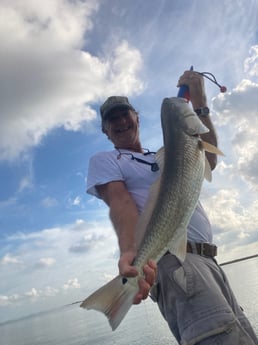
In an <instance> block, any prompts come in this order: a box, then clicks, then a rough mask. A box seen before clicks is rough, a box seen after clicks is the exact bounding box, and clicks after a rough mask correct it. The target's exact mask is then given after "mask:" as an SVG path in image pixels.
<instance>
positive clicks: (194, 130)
mask: <svg viewBox="0 0 258 345" xmlns="http://www.w3.org/2000/svg"><path fill="white" fill-rule="evenodd" d="M161 121H162V127H163V128H164V127H165V126H167V124H168V123H171V126H173V127H174V130H176V129H178V130H182V131H184V132H185V133H186V134H188V135H190V136H198V135H200V134H204V133H208V132H209V129H208V128H207V127H206V126H205V125H204V124H203V123H202V121H201V120H200V119H199V117H198V116H197V114H196V113H195V112H194V111H193V109H191V108H190V106H189V104H188V103H187V101H186V100H185V99H183V98H180V97H171V98H165V99H164V100H163V104H162V111H161Z"/></svg>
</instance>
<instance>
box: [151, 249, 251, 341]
mask: <svg viewBox="0 0 258 345" xmlns="http://www.w3.org/2000/svg"><path fill="white" fill-rule="evenodd" d="M155 298H156V301H157V303H158V305H159V308H160V311H161V313H162V315H163V316H164V318H165V319H166V321H167V323H168V325H169V327H170V329H171V331H172V333H173V334H174V336H175V338H176V339H177V341H178V343H179V344H181V345H194V344H196V345H197V344H198V345H208V344H209V345H212V344H214V345H215V344H216V345H219V344H221V345H258V340H257V337H256V335H255V333H254V331H253V329H252V327H251V325H250V323H249V321H248V319H247V318H246V316H245V314H244V313H243V310H242V309H241V307H240V306H239V305H238V303H237V301H236V299H235V297H234V294H233V292H232V290H231V288H230V286H229V283H228V280H227V278H226V276H225V274H224V272H223V270H222V269H221V267H220V266H218V265H217V263H216V262H215V260H213V259H212V258H207V257H202V256H200V255H197V254H190V253H187V255H186V259H185V261H184V263H182V264H181V263H180V262H179V261H178V259H177V258H176V257H175V256H173V255H170V254H168V255H165V256H164V257H163V258H162V259H161V260H160V261H159V264H158V279H157V285H156V297H155Z"/></svg>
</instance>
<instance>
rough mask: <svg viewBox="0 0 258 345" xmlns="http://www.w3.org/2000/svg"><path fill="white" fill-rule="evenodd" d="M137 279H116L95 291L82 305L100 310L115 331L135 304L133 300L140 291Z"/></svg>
mask: <svg viewBox="0 0 258 345" xmlns="http://www.w3.org/2000/svg"><path fill="white" fill-rule="evenodd" d="M134 281H135V282H137V281H136V280H135V279H128V280H126V279H124V278H123V277H121V276H117V277H115V278H114V279H113V280H111V281H110V282H109V283H107V284H106V285H104V286H102V287H101V288H100V289H98V290H97V291H95V292H94V293H93V294H92V295H90V296H89V297H88V298H86V299H85V300H84V301H83V302H82V303H81V305H80V307H82V308H85V309H94V310H98V311H100V312H102V313H104V314H105V315H106V317H107V318H108V321H109V324H110V326H111V328H112V330H113V331H114V330H115V329H116V328H117V327H118V326H119V324H120V323H121V321H122V320H123V318H124V317H125V315H126V313H127V312H128V310H129V309H130V307H131V306H132V304H133V299H134V296H135V294H136V293H137V291H138V287H137V283H135V284H133V283H134Z"/></svg>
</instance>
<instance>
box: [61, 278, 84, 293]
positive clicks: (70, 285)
mask: <svg viewBox="0 0 258 345" xmlns="http://www.w3.org/2000/svg"><path fill="white" fill-rule="evenodd" d="M80 287H81V285H80V283H79V282H78V279H77V278H73V279H69V280H68V282H67V283H65V284H64V286H63V288H64V290H68V289H80Z"/></svg>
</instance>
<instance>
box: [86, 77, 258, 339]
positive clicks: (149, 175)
mask: <svg viewBox="0 0 258 345" xmlns="http://www.w3.org/2000/svg"><path fill="white" fill-rule="evenodd" d="M181 85H187V86H188V87H189V93H190V100H191V103H192V107H193V109H194V110H195V112H196V113H197V115H198V116H199V118H200V119H201V121H202V122H203V123H204V125H205V126H206V127H207V128H209V132H208V133H205V134H202V135H201V137H202V139H203V140H205V141H206V142H209V143H211V144H212V145H214V146H217V137H216V133H215V130H214V126H213V124H212V121H211V118H210V116H209V108H208V107H207V100H206V94H205V88H204V80H203V77H202V76H201V75H200V74H198V73H196V72H194V71H185V72H184V74H183V75H182V76H181V77H180V78H179V81H178V87H179V86H181ZM100 114H101V119H102V131H103V133H104V134H105V135H106V136H107V138H108V139H109V140H110V141H111V142H112V143H113V145H114V150H112V151H109V152H99V153H97V154H95V155H94V156H93V157H92V158H91V159H90V164H89V171H88V178H87V192H88V193H90V194H92V195H94V196H96V197H98V198H100V199H102V200H104V202H105V203H106V204H107V205H108V207H109V211H110V219H111V221H112V223H113V226H114V229H115V231H116V234H117V237H118V244H119V249H120V259H119V262H118V267H119V273H120V275H121V276H123V277H135V276H137V275H138V272H137V270H136V269H135V268H134V267H133V266H132V263H133V260H134V258H135V256H136V252H137V244H136V238H137V236H136V234H135V228H136V223H137V220H138V218H139V214H140V213H141V212H142V210H143V208H144V204H145V201H146V199H147V197H148V193H149V188H150V186H151V185H152V184H153V182H154V181H155V180H156V179H157V178H158V176H159V170H158V165H157V163H156V161H155V155H154V153H153V152H149V151H148V150H145V149H143V147H142V145H141V142H140V137H139V117H138V113H137V111H135V109H134V107H133V106H132V105H131V104H130V103H129V100H128V99H127V98H126V97H123V96H111V97H109V98H108V99H107V100H106V101H105V102H104V104H103V105H102V106H101V108H100ZM206 157H207V159H208V161H209V164H210V167H211V169H214V168H215V167H216V163H217V157H216V155H215V154H211V153H207V152H206ZM131 161H133V163H134V164H132V162H131ZM187 236H188V242H187V248H186V251H187V254H186V259H185V261H184V262H183V263H180V262H179V260H178V259H177V258H176V257H175V256H174V255H172V254H170V253H167V254H166V255H164V256H163V257H162V258H161V260H160V261H159V263H158V265H156V264H155V262H153V261H152V260H149V262H148V263H147V264H146V265H145V266H144V274H145V277H144V279H143V278H141V279H139V291H138V293H137V294H136V296H135V298H134V304H139V303H140V302H141V301H142V300H144V299H146V298H147V297H148V295H149V293H150V291H151V295H152V298H153V299H154V300H155V301H157V303H158V305H159V308H160V311H161V313H162V315H163V317H164V318H165V320H166V321H167V323H168V325H169V327H170V329H171V331H172V333H173V335H174V336H175V338H176V339H177V341H178V343H179V344H184V345H190V344H191V345H194V344H198V345H208V344H218V343H219V344H223V345H224V344H227V345H233V344H234V345H235V344H245V345H254V344H258V340H257V337H256V335H255V333H254V331H253V329H252V327H251V325H250V323H249V321H248V319H247V318H246V316H245V315H244V313H243V311H242V309H241V307H240V306H239V305H238V303H237V301H236V299H235V297H234V295H233V293H232V290H231V288H230V286H229V283H228V281H227V278H226V277H225V274H224V272H223V271H222V269H221V268H220V266H219V265H218V264H217V263H216V261H215V258H214V257H215V256H216V249H217V248H216V246H214V245H213V244H212V229H211V225H210V223H209V220H208V217H207V215H206V213H205V211H204V209H203V207H202V205H201V203H200V202H198V204H197V206H196V209H195V211H194V213H193V215H192V218H191V220H190V223H189V226H188V229H187Z"/></svg>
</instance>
